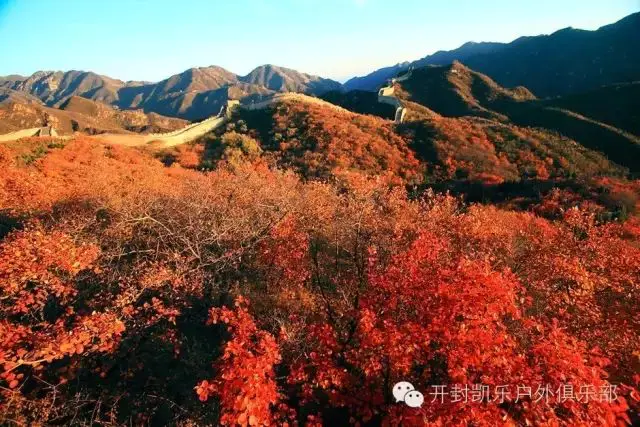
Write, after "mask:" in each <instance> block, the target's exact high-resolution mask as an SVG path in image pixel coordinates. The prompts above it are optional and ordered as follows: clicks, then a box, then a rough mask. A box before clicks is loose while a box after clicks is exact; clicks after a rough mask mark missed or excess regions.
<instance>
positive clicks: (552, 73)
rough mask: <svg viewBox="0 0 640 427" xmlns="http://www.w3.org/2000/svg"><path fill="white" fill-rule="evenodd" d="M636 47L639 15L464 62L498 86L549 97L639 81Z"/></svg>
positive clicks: (523, 39) (523, 42)
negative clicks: (597, 27) (526, 89)
mask: <svg viewBox="0 0 640 427" xmlns="http://www.w3.org/2000/svg"><path fill="white" fill-rule="evenodd" d="M639 44H640V12H639V13H635V14H633V15H629V16H627V17H626V18H623V19H621V20H620V21H618V22H616V23H614V24H610V25H606V26H604V27H601V28H600V29H598V30H596V31H585V30H578V29H574V28H565V29H562V30H559V31H556V32H555V33H553V34H550V35H545V36H537V37H521V38H519V39H517V40H514V41H513V42H511V43H509V44H508V45H507V46H505V47H504V48H503V49H500V50H499V51H497V52H493V53H487V54H484V55H477V56H472V57H469V58H468V59H467V60H466V61H464V62H465V64H466V65H468V66H469V67H471V68H473V69H474V70H477V71H480V72H482V73H485V74H487V75H489V76H490V77H491V78H493V79H494V80H496V81H497V82H498V83H500V84H501V85H504V86H516V85H523V86H526V87H528V88H529V89H531V90H532V91H533V93H535V94H536V95H537V96H539V97H549V96H557V95H564V94H570V93H578V92H584V91H588V90H593V89H596V88H599V87H600V86H604V85H610V84H614V83H623V82H631V81H636V80H638V79H640V51H639V50H638V49H637V48H636V47H637V46H638V45H639Z"/></svg>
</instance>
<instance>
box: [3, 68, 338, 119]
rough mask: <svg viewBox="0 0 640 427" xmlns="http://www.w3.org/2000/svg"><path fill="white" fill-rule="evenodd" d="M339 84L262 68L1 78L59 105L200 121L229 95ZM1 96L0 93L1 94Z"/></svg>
mask: <svg viewBox="0 0 640 427" xmlns="http://www.w3.org/2000/svg"><path fill="white" fill-rule="evenodd" d="M340 88H341V85H340V83H338V82H335V81H333V80H329V79H323V78H321V77H318V76H312V75H309V74H305V73H300V72H298V71H295V70H291V69H288V68H284V67H276V66H273V65H263V66H260V67H257V68H256V69H255V70H253V71H251V72H250V73H249V74H247V75H246V76H238V75H236V74H234V73H232V72H230V71H228V70H225V69H224V68H221V67H218V66H210V67H200V68H191V69H189V70H186V71H184V72H182V73H180V74H176V75H174V76H171V77H169V78H167V79H165V80H162V81H160V82H157V83H146V82H135V81H133V82H123V81H121V80H116V79H112V78H110V77H107V76H101V75H98V74H95V73H92V72H83V71H68V72H60V71H56V72H47V71H39V72H37V73H34V74H33V75H31V76H29V77H22V76H8V77H3V78H0V90H2V91H5V96H8V94H9V92H7V91H12V92H11V93H12V94H13V95H12V96H14V97H15V96H17V95H16V93H22V94H26V95H29V96H32V97H35V98H37V99H39V100H40V101H42V102H43V103H45V104H46V105H47V106H49V107H57V106H60V105H61V104H63V103H64V102H66V101H67V100H68V99H69V98H71V97H72V96H80V97H83V98H87V99H91V100H93V101H100V102H103V103H106V104H111V105H113V106H117V107H118V108H120V109H132V108H142V109H143V110H144V111H145V112H156V113H159V114H163V115H168V116H176V117H182V118H187V119H190V120H198V119H202V118H204V117H207V116H210V115H212V114H215V113H217V112H218V110H219V109H220V107H221V105H222V103H223V102H224V101H226V99H227V97H228V96H230V97H232V98H242V97H245V96H249V95H256V96H262V95H268V94H272V93H274V92H292V91H295V92H303V93H307V94H313V95H317V94H322V93H324V92H327V91H330V90H337V89H340ZM0 95H1V94H0Z"/></svg>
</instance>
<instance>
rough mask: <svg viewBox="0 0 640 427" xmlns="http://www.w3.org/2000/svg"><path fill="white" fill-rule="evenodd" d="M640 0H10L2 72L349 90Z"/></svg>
mask: <svg viewBox="0 0 640 427" xmlns="http://www.w3.org/2000/svg"><path fill="white" fill-rule="evenodd" d="M639 10H640V0H594V1H592V0H526V1H525V0H440V1H434V0H178V1H169V0H0V58H1V60H0V75H7V74H14V73H15V74H22V75H28V74H31V73H33V72H34V71H37V70H70V69H79V70H91V71H95V72H97V73H100V74H106V75H109V76H111V77H114V78H119V79H123V80H149V81H157V80H161V79H163V78H166V77H168V76H169V75H171V74H175V73H178V72H181V71H184V70H185V69H187V68H190V67H195V66H207V65H220V66H222V67H224V68H226V69H228V70H230V71H232V72H235V73H238V74H246V73H248V72H249V71H251V69H253V68H254V67H256V66H258V65H261V64H266V63H271V64H276V65H281V66H285V67H289V68H294V69H297V70H299V71H304V72H308V73H312V74H319V75H322V76H325V77H331V78H334V79H337V80H340V81H343V80H345V79H346V78H348V77H351V76H353V75H361V74H366V73H368V72H370V71H372V70H374V69H376V68H379V67H382V66H387V65H392V64H395V63H397V62H401V61H405V60H413V59H417V58H420V57H423V56H425V55H427V54H430V53H433V52H435V51H436V50H440V49H443V50H447V49H452V48H455V47H457V46H459V45H461V44H462V43H464V42H466V41H470V40H471V41H502V42H508V41H511V40H513V39H515V38H517V37H519V36H523V35H537V34H548V33H551V32H553V31H555V30H558V29H560V28H564V27H568V26H572V27H575V28H583V29H596V28H598V27H600V26H602V25H606V24H609V23H612V22H615V21H617V20H618V19H620V18H622V17H624V16H626V15H628V14H630V13H633V12H637V11H639Z"/></svg>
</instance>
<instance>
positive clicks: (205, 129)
mask: <svg viewBox="0 0 640 427" xmlns="http://www.w3.org/2000/svg"><path fill="white" fill-rule="evenodd" d="M410 74H411V72H409V73H407V74H405V75H403V76H401V77H397V78H395V79H392V81H391V83H390V86H387V87H383V88H381V89H380V91H379V92H378V102H381V103H386V104H390V105H393V106H394V107H396V113H395V119H394V121H395V122H396V123H402V121H403V120H404V116H405V114H406V112H407V111H406V108H404V107H403V106H402V103H401V102H400V100H398V98H396V97H395V96H394V88H393V84H394V83H395V82H397V81H403V80H406V79H407V78H408V77H409V75H410ZM282 101H302V102H307V103H313V104H319V105H324V106H328V107H330V108H333V109H335V110H339V111H343V112H349V111H348V110H346V109H344V108H342V107H339V106H337V105H334V104H331V103H330V102H327V101H324V100H322V99H319V98H315V97H312V96H308V95H304V94H301V93H279V94H276V95H273V96H272V97H270V98H269V99H265V100H262V101H259V102H251V103H246V104H241V103H240V101H238V100H229V101H227V103H226V104H225V105H224V106H223V107H222V108H221V109H220V112H219V113H218V114H217V115H216V116H212V117H210V118H208V119H206V120H203V121H201V122H198V123H192V124H190V125H188V126H186V127H184V128H182V129H178V130H175V131H172V132H167V133H151V134H146V135H141V134H119V133H104V134H99V135H95V136H92V138H96V139H100V140H102V141H105V142H109V143H113V144H119V145H128V146H142V145H147V144H152V145H153V146H156V147H173V146H175V145H180V144H184V143H187V142H190V141H193V140H196V139H198V138H201V137H202V136H204V135H206V134H207V133H209V132H211V131H213V130H215V129H217V128H219V127H220V126H223V125H224V124H226V123H227V122H228V121H229V119H230V118H231V113H232V112H233V110H235V109H236V108H242V109H245V110H249V111H253V110H260V109H263V108H267V107H269V106H271V105H273V104H275V103H278V102H282ZM33 136H52V137H57V138H64V139H69V138H71V137H70V136H63V137H60V136H58V135H57V133H56V131H55V129H53V128H52V127H51V126H47V127H42V128H30V129H23V130H19V131H16V132H11V133H8V134H5V135H0V142H7V141H15V140H18V139H20V138H27V137H33Z"/></svg>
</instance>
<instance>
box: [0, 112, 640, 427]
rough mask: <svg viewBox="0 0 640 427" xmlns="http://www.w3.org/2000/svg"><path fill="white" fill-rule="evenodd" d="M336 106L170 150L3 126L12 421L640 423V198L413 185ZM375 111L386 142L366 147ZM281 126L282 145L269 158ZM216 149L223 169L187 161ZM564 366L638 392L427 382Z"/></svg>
mask: <svg viewBox="0 0 640 427" xmlns="http://www.w3.org/2000/svg"><path fill="white" fill-rule="evenodd" d="M310 108H313V107H310ZM316 113H318V112H316ZM318 114H320V113H318ZM331 114H333V113H329V112H322V115H321V116H320V118H318V116H314V115H309V114H307V113H305V112H303V111H298V110H296V107H295V106H290V107H286V109H284V110H277V111H276V113H275V118H274V120H276V126H275V127H274V129H275V130H274V133H273V134H269V135H264V134H260V133H259V132H253V133H252V131H245V130H243V129H239V128H238V129H234V131H233V132H227V133H225V134H222V135H219V136H217V137H215V138H214V140H212V141H210V143H208V144H207V145H206V146H201V147H187V148H180V149H177V150H176V151H175V152H174V153H173V155H176V158H177V163H175V164H172V165H171V166H169V167H167V166H165V165H164V164H163V163H162V162H161V161H159V160H156V159H155V158H153V157H152V156H150V155H148V154H146V153H144V152H141V151H136V150H132V149H126V148H122V147H111V146H103V145H101V144H98V143H96V142H95V141H91V140H82V139H80V140H74V141H70V142H68V143H67V144H66V145H65V146H61V147H58V148H56V149H51V150H49V151H48V152H46V153H44V154H43V155H42V156H40V157H39V158H37V159H34V161H32V162H30V163H29V164H25V163H24V162H22V161H21V159H20V156H21V154H22V153H23V152H24V150H27V151H28V148H26V147H28V145H22V146H21V148H20V150H22V151H17V150H16V148H15V147H14V148H10V147H6V146H0V167H1V168H2V175H1V178H0V209H1V210H2V218H1V219H2V227H1V228H0V232H1V233H2V240H1V241H0V332H1V333H0V337H1V338H0V419H2V422H3V423H8V424H12V423H13V424H18V425H34V424H36V425H37V424H46V423H54V424H81V425H90V424H91V425H92V424H104V425H121V424H152V425H162V424H167V423H169V424H178V425H206V424H210V425H216V424H219V423H222V424H227V425H234V424H236V423H237V424H242V425H264V424H270V425H284V424H285V423H286V424H288V425H296V424H306V425H317V424H321V423H325V424H327V425H339V424H345V423H349V422H351V423H356V424H357V423H360V424H362V423H373V424H383V425H398V424H400V423H403V424H404V425H422V424H428V423H432V424H434V425H451V424H468V425H497V424H503V423H505V424H508V425H558V424H560V425H579V424H586V425H603V424H606V425H619V424H624V423H628V422H631V421H632V420H634V419H635V420H636V421H637V408H638V399H639V397H640V396H639V395H638V391H637V390H636V389H635V387H637V386H638V382H639V381H640V377H639V375H638V372H639V371H640V359H639V357H640V353H639V352H640V348H639V347H638V343H639V342H640V318H639V317H638V307H639V306H640V299H639V298H640V289H639V286H640V285H639V283H638V277H640V246H639V239H640V224H639V223H638V221H637V219H636V218H635V217H631V218H629V219H628V220H627V221H625V222H622V221H619V220H614V221H609V222H605V223H603V222H599V221H597V219H598V215H597V212H594V211H593V209H589V206H582V207H569V206H576V204H578V203H575V200H571V201H569V202H567V203H564V201H565V200H566V199H567V198H568V199H571V195H572V194H573V193H570V194H569V195H567V194H566V193H562V192H561V191H560V190H556V191H555V192H552V193H550V196H549V197H548V198H547V199H545V200H542V201H540V203H539V205H538V206H536V207H535V209H537V210H539V211H540V212H541V213H544V214H545V215H546V216H548V217H553V218H555V219H554V220H549V219H545V218H543V217H541V216H539V215H536V214H535V213H534V212H517V211H511V210H507V209H499V208H497V207H495V206H491V205H477V204H467V203H463V202H462V201H461V200H459V199H456V198H454V197H451V196H447V195H437V194H434V193H432V192H430V191H426V192H425V193H423V194H421V195H420V196H414V197H409V196H408V194H407V192H406V190H405V189H404V186H402V185H398V183H399V182H401V180H402V179H403V178H405V179H406V178H409V179H410V180H411V179H413V178H412V177H415V176H417V175H416V174H415V171H416V170H417V169H416V168H415V167H414V166H413V165H415V163H414V160H413V157H412V156H410V155H408V154H407V153H410V152H409V151H408V150H409V148H408V146H407V145H406V144H405V142H404V140H403V139H402V138H399V137H397V136H390V135H392V134H390V133H388V132H391V131H390V130H387V129H386V128H385V127H384V126H383V127H382V128H376V127H375V126H374V125H373V124H371V123H374V122H376V121H377V120H378V119H375V118H369V117H366V118H358V119H354V120H353V121H352V122H348V123H342V124H337V123H333V122H332V116H331ZM336 114H337V113H336ZM279 120H280V121H279ZM333 120H335V118H334V119H333ZM376 123H377V122H376ZM292 126H294V128H295V130H291V127H292ZM249 128H250V129H256V128H252V127H251V126H249ZM327 129H330V131H329V130H327ZM358 129H360V131H362V132H368V133H367V135H376V134H379V135H380V139H375V138H374V137H371V139H369V140H368V142H367V144H364V145H363V146H362V147H359V146H357V147H354V145H357V144H359V142H358V141H359V140H358V138H357V135H359V134H358V133H357V132H360V131H359V130H358ZM236 131H237V132H236ZM238 132H239V133H238ZM309 132H311V133H312V134H313V135H314V138H311V139H310V138H308V135H309ZM333 132H335V134H334V133H333ZM251 133H252V135H249V134H251ZM285 133H288V134H290V135H289V136H288V137H287V139H286V140H282V141H278V136H277V134H285ZM336 135H338V136H340V137H338V136H336ZM348 135H351V136H349V138H351V139H349V140H348V141H351V142H349V143H347V142H344V141H343V140H342V136H344V137H346V136H348ZM267 138H271V139H269V141H268V142H266V141H267ZM285 141H286V142H285ZM389 141H391V142H389ZM24 144H37V143H36V142H25V143H24ZM269 144H280V149H279V150H278V153H276V154H275V155H276V158H275V159H273V158H272V159H269V158H268V156H265V155H264V154H263V155H262V156H259V154H260V150H265V151H268V150H272V151H275V150H273V148H272V147H270V146H269ZM282 144H285V145H286V146H282ZM308 144H312V145H313V146H314V147H315V148H316V150H315V151H314V153H316V154H314V153H309V152H305V151H303V148H304V147H307V146H308ZM198 150H200V154H198ZM206 150H209V152H210V153H214V154H212V155H211V156H209V157H208V158H209V159H210V160H211V159H213V160H211V162H212V163H209V164H205V166H206V167H204V169H213V170H212V171H208V172H202V171H196V170H191V169H190V168H196V169H197V168H203V167H202V164H201V161H202V159H203V157H202V153H203V152H204V151H206ZM317 153H320V154H317ZM314 155H317V156H320V157H319V158H318V159H308V158H306V157H305V156H314ZM370 155H373V158H374V159H375V161H373V160H371V159H369V157H368V156H370ZM163 159H166V158H163ZM416 162H417V161H416ZM181 164H182V166H180V165H181ZM274 165H281V166H290V167H292V168H293V169H294V170H296V171H299V172H300V173H301V174H302V176H307V177H308V176H313V175H314V174H318V175H319V176H320V177H325V181H318V180H305V179H302V178H301V177H300V175H298V174H295V173H293V172H291V171H282V170H279V169H277V168H275V167H273V166H274ZM183 166H184V167H183ZM356 169H362V171H361V172H357V171H356ZM410 171H414V172H410ZM363 172H364V173H363ZM382 172H384V173H382ZM412 173H413V175H412ZM513 173H514V174H519V169H517V168H514V169H513ZM607 179H609V178H607ZM609 180H613V181H607V182H605V181H606V179H604V178H603V179H601V182H600V184H601V185H606V186H608V187H609V188H612V189H613V190H612V194H613V193H616V192H617V193H616V194H618V193H622V194H626V193H625V192H631V194H635V193H633V191H635V190H634V189H633V188H627V187H625V186H624V185H618V184H616V185H615V186H614V184H612V182H614V183H617V182H618V181H615V179H614V178H611V179H609ZM535 209H534V210H535ZM550 213H552V215H551V214H550ZM399 380H407V381H411V382H412V383H413V384H414V385H415V386H416V388H417V389H418V390H423V391H424V392H425V399H426V400H425V404H424V405H423V407H422V409H412V408H409V407H407V406H405V405H401V404H397V403H395V401H394V399H393V397H392V395H391V386H392V385H393V384H394V383H395V382H396V381H399ZM567 383H570V384H572V385H574V387H576V389H578V388H580V387H590V386H593V387H594V388H595V390H600V389H601V388H603V387H604V388H606V387H607V386H608V385H609V384H615V385H617V386H618V388H617V394H618V396H619V399H618V400H616V401H614V402H612V403H609V402H600V401H599V400H598V399H593V400H592V401H589V402H577V401H575V400H567V401H564V402H558V401H554V400H550V401H549V402H545V401H538V402H536V401H535V399H533V397H531V398H526V399H524V400H520V401H518V402H516V401H515V400H514V399H513V398H509V399H506V400H504V401H491V402H486V401H485V402H471V401H470V402H467V403H465V402H456V403H451V402H445V403H440V401H439V400H437V401H436V402H431V400H432V398H431V396H430V395H429V394H428V393H429V391H430V389H431V387H432V386H433V385H438V384H468V385H473V384H486V385H492V386H495V385H511V386H513V387H516V386H518V385H529V386H531V387H534V389H535V387H536V386H544V385H549V386H550V387H551V388H552V389H558V387H560V386H562V385H563V384H567ZM634 417H635V418H634Z"/></svg>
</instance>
